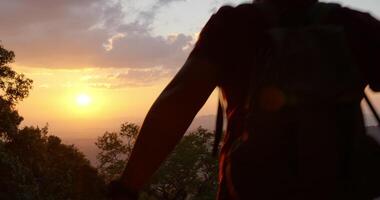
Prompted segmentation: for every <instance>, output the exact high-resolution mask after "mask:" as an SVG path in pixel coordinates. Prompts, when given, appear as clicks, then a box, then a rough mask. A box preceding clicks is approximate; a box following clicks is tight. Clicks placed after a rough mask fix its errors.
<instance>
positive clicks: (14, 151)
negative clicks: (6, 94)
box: [0, 127, 105, 200]
mask: <svg viewBox="0 0 380 200" xmlns="http://www.w3.org/2000/svg"><path fill="white" fill-rule="evenodd" d="M2 147H3V151H0V164H1V165H0V166H2V167H3V168H1V167H0V169H1V171H0V173H1V174H2V175H3V174H4V175H6V174H7V172H8V173H9V172H11V173H10V174H12V175H9V176H8V177H7V176H5V177H6V178H4V177H2V179H1V181H0V188H1V189H2V190H3V191H2V192H1V193H2V195H7V197H9V198H4V199H58V200H59V199H62V200H63V199H104V192H105V183H104V181H103V179H102V178H101V177H100V176H99V175H98V173H97V170H96V169H95V168H94V167H92V166H91V165H90V162H89V161H88V160H87V159H86V158H85V156H84V155H83V153H81V152H79V151H78V149H77V148H75V147H74V146H73V145H65V144H62V143H61V139H60V138H58V137H56V136H53V135H48V128H47V127H44V128H38V127H25V128H23V129H21V130H19V132H18V133H17V134H16V135H15V137H14V138H13V140H12V141H10V142H7V143H2ZM2 155H3V156H2ZM1 162H2V163H1ZM10 163H12V164H10ZM10 183H11V185H10ZM25 194H27V195H25ZM22 195H24V196H22ZM0 197H1V196H0ZM1 199H3V198H1Z"/></svg>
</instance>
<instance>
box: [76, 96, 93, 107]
mask: <svg viewBox="0 0 380 200" xmlns="http://www.w3.org/2000/svg"><path fill="white" fill-rule="evenodd" d="M76 102H77V104H78V105H79V106H88V105H90V104H91V97H90V96H88V95H87V94H80V95H78V96H77V98H76Z"/></svg>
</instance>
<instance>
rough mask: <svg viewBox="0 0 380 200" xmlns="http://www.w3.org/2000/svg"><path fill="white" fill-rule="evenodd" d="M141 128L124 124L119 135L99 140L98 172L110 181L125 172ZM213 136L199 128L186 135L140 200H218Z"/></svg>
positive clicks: (108, 135)
mask: <svg viewBox="0 0 380 200" xmlns="http://www.w3.org/2000/svg"><path fill="white" fill-rule="evenodd" d="M138 129H139V127H138V126H136V125H135V124H130V123H124V124H122V126H121V130H120V131H119V132H118V133H115V132H113V133H110V132H106V133H104V135H103V136H101V137H99V138H98V141H97V142H96V145H97V146H98V148H99V149H100V153H99V154H98V156H97V158H98V161H99V166H98V169H99V171H100V172H101V174H102V175H103V176H104V177H105V179H106V180H107V181H109V180H112V179H114V178H116V177H118V176H120V174H121V173H122V172H123V169H124V167H125V163H126V161H127V160H128V158H129V155H130V153H131V151H132V148H133V145H134V142H135V140H136V137H137V134H138ZM212 138H213V134H212V133H211V132H209V131H207V130H206V129H203V128H198V129H197V130H196V131H194V132H191V133H189V134H187V135H186V136H184V138H183V139H182V141H181V142H180V144H178V145H177V147H176V148H175V150H174V151H173V153H172V154H171V155H170V157H169V158H168V159H167V160H166V161H165V162H164V163H163V165H162V166H161V167H160V168H159V169H158V171H157V172H156V174H155V175H154V177H153V178H152V180H151V183H150V184H149V185H148V186H147V187H146V189H145V191H144V192H143V195H142V197H141V199H167V200H172V199H173V200H174V199H186V198H190V199H205V200H206V199H215V195H216V188H217V168H218V165H217V159H216V158H214V157H212V156H211V148H212Z"/></svg>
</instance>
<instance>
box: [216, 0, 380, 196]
mask: <svg viewBox="0 0 380 200" xmlns="http://www.w3.org/2000/svg"><path fill="white" fill-rule="evenodd" d="M339 8H340V6H339V5H338V4H330V3H329V4H328V3H316V4H315V5H313V6H312V8H311V9H310V11H309V16H308V23H307V24H306V25H302V26H298V27H287V26H284V27H280V26H275V27H273V28H270V29H268V30H266V34H267V35H269V36H270V38H272V45H271V48H269V50H268V49H266V50H264V51H265V52H263V53H262V55H260V56H263V57H264V59H265V64H264V65H262V66H261V68H262V69H260V71H259V72H260V73H257V71H255V72H256V73H252V74H251V76H250V79H251V80H250V83H249V86H248V90H247V91H248V92H247V94H248V95H247V97H246V99H245V101H244V102H245V105H243V106H242V111H241V112H242V113H243V114H242V116H243V117H242V118H241V120H240V123H242V124H243V125H239V126H243V127H244V128H243V130H241V131H242V132H244V133H242V134H241V137H239V138H238V139H236V141H233V145H232V147H231V148H230V149H231V150H230V152H228V156H227V157H230V158H229V162H231V163H232V165H235V166H237V167H235V169H236V170H235V171H234V172H231V173H232V174H235V175H236V174H240V175H241V177H243V176H244V170H240V169H243V168H244V167H242V166H243V165H245V168H248V167H247V166H249V165H250V164H247V161H246V160H247V157H255V156H256V157H257V156H261V157H262V155H259V154H266V152H258V153H255V152H254V151H255V150H256V151H257V150H258V151H260V150H262V149H260V147H263V146H265V145H268V146H270V145H278V146H280V147H281V145H283V147H285V148H286V149H285V151H289V152H291V153H290V154H292V153H293V154H294V153H295V152H296V153H298V154H302V155H298V157H300V158H298V159H301V160H302V158H305V160H307V159H309V160H307V161H308V162H310V163H312V162H317V161H318V159H319V157H318V156H325V157H329V156H331V160H333V159H337V160H338V161H337V162H336V165H337V166H336V168H339V169H342V170H337V171H336V172H337V173H339V176H340V178H338V179H339V181H342V182H349V184H346V185H345V186H344V189H342V190H345V191H348V190H350V192H352V194H356V195H358V196H357V198H359V199H360V198H362V197H364V196H366V197H368V198H372V197H376V196H380V171H377V169H380V147H379V145H378V144H377V143H376V142H375V141H374V140H373V139H372V138H370V137H368V136H366V135H364V134H363V133H365V131H364V122H363V119H362V116H361V115H362V114H361V110H360V101H361V99H362V98H363V96H365V95H364V93H363V91H364V88H365V84H364V81H363V79H362V77H360V73H359V70H358V68H357V67H356V66H355V62H354V60H353V59H352V56H351V55H350V51H349V48H348V45H347V44H348V43H347V41H346V38H345V32H344V29H343V27H340V26H337V25H329V24H325V23H323V22H324V20H325V19H326V18H327V16H329V14H330V13H331V12H333V11H334V10H335V9H339ZM260 9H262V10H265V11H268V9H267V8H260ZM253 71H254V70H253ZM366 100H367V102H368V103H369V105H371V104H370V102H369V100H368V98H367V97H366ZM374 114H375V115H376V112H374ZM235 121H239V120H235ZM379 123H380V122H379ZM290 124H293V125H290ZM270 126H276V127H274V128H271V127H270ZM288 127H292V128H293V129H294V130H288V131H285V130H284V131H283V132H287V134H283V133H281V132H282V128H283V129H287V128H288ZM312 127H314V128H312ZM348 127H349V128H348ZM222 129H223V109H222V107H221V106H220V104H219V106H218V114H217V121H216V134H215V142H214V148H213V154H214V155H216V154H217V150H218V146H219V142H220V139H221V135H222ZM352 129H355V130H352ZM266 131H268V133H269V135H270V134H272V136H264V134H261V135H260V134H257V133H264V132H266ZM292 131H293V132H297V134H288V133H290V132H292ZM318 133H321V134H318ZM322 133H325V134H322ZM346 133H347V134H346ZM271 137H272V138H271ZM276 137H277V138H278V139H277V138H276ZM247 138H254V139H257V142H255V141H253V139H252V140H250V139H247ZM273 138H276V139H275V140H278V141H276V143H272V142H271V141H270V140H271V139H272V140H273ZM317 141H318V142H317ZM307 145H310V146H313V147H308V146H307ZM315 145H320V146H321V148H320V149H322V150H321V152H323V148H324V147H326V149H328V148H332V149H334V148H335V147H334V145H336V148H335V149H334V150H336V151H332V153H331V154H334V152H336V153H335V154H336V155H329V154H327V153H326V152H323V153H325V154H324V155H317V154H318V151H317V152H313V151H315V150H316V149H318V148H317V147H316V146H315ZM280 147H278V149H279V150H278V151H273V154H276V153H282V152H281V148H280ZM263 149H265V148H263ZM303 151H305V153H304V152H303ZM308 151H310V152H308ZM299 152H302V153H299ZM253 154H255V155H253ZM256 154H257V155H256ZM268 155H269V153H268ZM312 156H315V157H316V158H315V159H310V157H312ZM296 159H297V158H294V160H296ZM320 160H324V158H320ZM239 163H240V164H239ZM273 163H276V161H273ZM293 163H294V162H293ZM310 163H307V164H305V166H306V165H311V164H310ZM315 164H316V165H318V166H319V167H321V168H323V167H326V168H327V167H328V166H324V165H323V164H321V163H318V164H317V163H315ZM258 165H260V163H255V166H258ZM290 165H292V164H290ZM332 167H333V166H332ZM377 167H379V168H377ZM293 168H294V169H295V170H297V166H294V167H293ZM273 169H275V168H273ZM310 169H314V170H315V173H316V174H318V171H319V169H315V168H312V167H311V168H310ZM280 171H281V170H280ZM320 171H322V172H323V169H321V170H320ZM327 171H328V170H326V173H327ZM322 172H321V173H322ZM259 173H260V172H259ZM276 173H278V176H281V172H276ZM276 173H275V174H276ZM291 173H292V172H291ZM294 173H295V174H296V173H299V172H298V171H297V172H294ZM304 173H312V172H311V171H308V172H304ZM326 173H324V174H321V176H324V175H326ZM237 176H238V175H237ZM312 178H318V177H317V175H315V176H313V177H312ZM230 179H235V182H234V183H233V182H232V183H231V184H230V185H236V187H237V188H239V187H240V186H241V187H245V186H244V185H243V183H246V182H244V181H243V180H242V181H238V180H239V178H236V177H235V178H230ZM279 179H281V178H279ZM341 179H342V180H341ZM348 179H349V180H348ZM281 180H282V181H284V182H286V181H288V180H286V178H283V179H281ZM377 181H378V182H379V183H376V182H377ZM240 182H241V183H240ZM262 182H265V180H262ZM268 184H269V183H268ZM289 184H293V183H289ZM297 187H300V186H299V185H298V186H297ZM301 187H302V186H301ZM238 193H239V192H238Z"/></svg>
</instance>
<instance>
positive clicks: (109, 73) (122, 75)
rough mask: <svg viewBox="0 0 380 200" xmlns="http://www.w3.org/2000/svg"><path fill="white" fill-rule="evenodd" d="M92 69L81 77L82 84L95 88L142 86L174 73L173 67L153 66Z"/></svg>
mask: <svg viewBox="0 0 380 200" xmlns="http://www.w3.org/2000/svg"><path fill="white" fill-rule="evenodd" d="M99 72H100V71H99V70H95V71H90V72H88V74H86V75H84V76H82V77H81V78H80V81H81V85H85V86H88V87H93V88H107V89H118V88H125V87H142V86H150V85H154V84H156V83H158V82H159V81H160V80H162V79H165V78H169V77H171V75H172V74H173V70H172V69H165V68H163V67H152V68H144V69H123V70H122V71H120V70H118V71H115V69H103V71H102V72H101V73H99Z"/></svg>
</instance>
